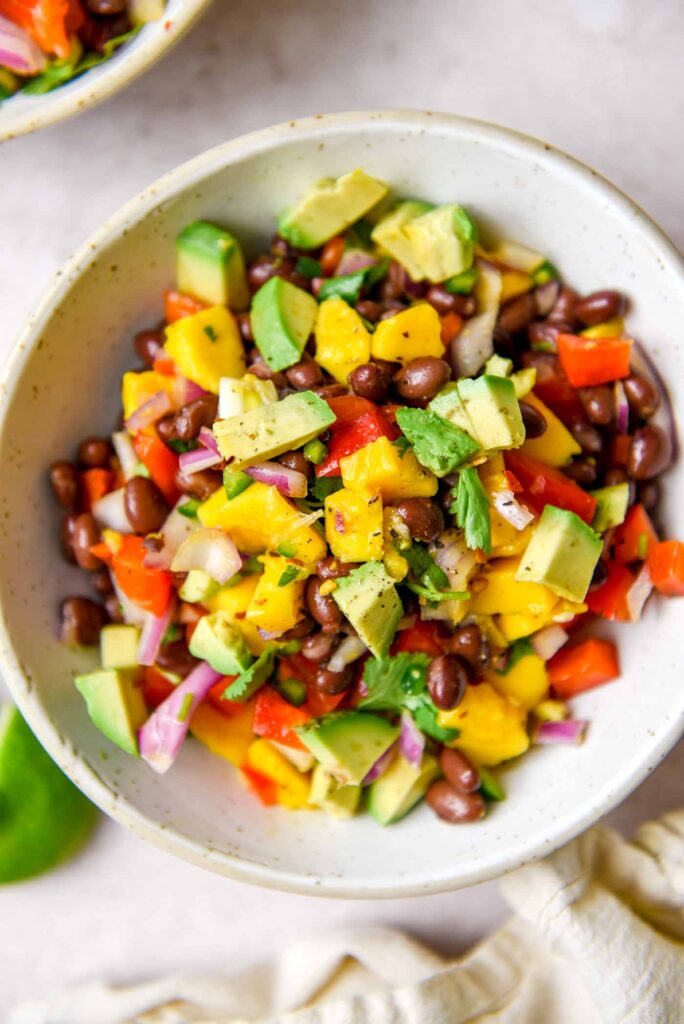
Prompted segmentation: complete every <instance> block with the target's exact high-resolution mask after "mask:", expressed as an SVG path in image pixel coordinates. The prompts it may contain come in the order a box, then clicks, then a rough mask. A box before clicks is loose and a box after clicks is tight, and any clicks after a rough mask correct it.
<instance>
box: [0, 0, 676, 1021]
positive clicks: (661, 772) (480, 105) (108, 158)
mask: <svg viewBox="0 0 684 1024" xmlns="http://www.w3.org/2000/svg"><path fill="white" fill-rule="evenodd" d="M683 46H684V11H683V10H682V8H681V7H680V4H679V3H678V0H654V2H653V3H651V4H649V5H644V4H643V3H640V2H639V0H574V2H573V0H508V2H504V0H479V2H478V3H477V4H474V3H472V2H471V0H391V2H390V0H384V2H383V0H345V2H344V3H334V2H332V0H328V2H327V3H326V2H325V0H288V2H287V3H284V2H283V0H260V2H254V0H249V2H248V0H216V2H215V4H214V6H213V8H211V9H210V12H209V14H208V16H207V17H206V18H205V20H204V21H203V22H202V23H201V24H200V25H199V26H198V27H197V28H196V29H195V31H194V32H193V33H192V34H191V35H190V36H189V37H188V38H187V39H186V40H185V42H184V43H182V44H181V45H180V47H178V48H177V49H176V50H175V51H174V52H173V53H172V55H171V56H170V57H169V58H168V59H167V60H166V61H164V62H163V63H162V64H160V65H157V67H156V68H155V69H153V70H152V71H151V72H150V73H149V74H147V75H146V76H145V77H144V78H142V79H141V80H139V81H138V82H137V83H135V84H134V85H133V86H132V87H131V88H130V89H128V90H127V91H125V92H124V93H122V94H120V95H119V97H117V98H115V99H114V100H112V101H110V102H109V103H107V104H105V105H104V106H100V107H98V108H96V109H95V110H94V111H91V112H90V113H88V114H85V115H83V116H82V117H80V118H78V119H77V120H74V121H71V122H68V123H66V124H63V125H58V126H57V127H56V128H53V129H48V130H46V131H45V132H41V133H39V134H37V135H34V136H30V137H28V138H24V139H19V140H17V141H15V142H12V143H8V144H5V145H4V146H2V147H0V358H5V357H6V356H7V354H8V353H9V351H10V349H11V347H12V344H13V340H14V338H15V336H16V334H17V332H18V330H19V328H20V326H21V323H22V321H23V319H24V317H25V316H26V314H27V312H28V311H29V309H30V308H31V306H32V305H33V304H34V303H35V302H36V300H37V299H38V297H39V296H40V294H41V293H42V291H43V290H44V288H45V287H46V285H47V283H48V280H49V278H50V275H51V274H52V272H53V271H54V270H55V269H56V268H57V267H58V266H59V264H60V263H61V262H62V261H63V260H64V259H65V258H66V257H67V256H68V255H69V253H70V252H71V251H72V250H73V249H74V248H75V247H76V246H77V245H78V244H79V243H80V242H81V241H82V240H83V239H84V238H85V237H86V236H87V235H88V234H89V233H90V232H91V231H92V230H93V229H95V228H96V227H97V226H98V225H99V224H100V222H101V221H102V220H103V219H104V218H105V217H106V216H108V215H109V214H110V213H112V212H113V211H114V210H115V209H116V208H117V207H118V206H119V205H120V204H121V203H123V202H124V201H125V200H127V199H129V198H130V197H131V196H133V195H134V194H135V193H136V192H137V191H139V190H140V189H141V188H143V187H144V186H145V185H147V184H149V183H150V182H151V181H153V180H154V179H155V178H156V177H157V176H158V175H160V174H162V173H163V172H165V171H167V170H169V169H171V168H172V167H174V166H175V165H176V164H178V163H180V162H182V161H184V160H186V159H187V158H188V157H191V156H194V155H195V154H197V153H199V152H200V151H201V150H203V149H206V148H208V147H210V146H213V145H215V144H216V143H219V142H222V141H224V140H225V139H227V138H230V137H232V136H234V135H238V134H241V133H243V132H246V131H250V130H252V129H255V128H260V127H264V126H266V125H268V124H272V123H275V122H277V121H281V120H286V119H289V118H291V117H298V116H303V115H307V114H313V113H319V112H322V111H326V112H327V111H337V110H352V109H371V108H377V107H389V106H395V107H402V106H403V107H423V108H427V109H433V110H442V111H452V112H455V113H460V114H465V115H470V116H473V117H481V118H484V119H488V120H492V121H497V122H500V123H502V124H506V125H509V126H511V127H513V128H517V129H519V130H521V131H525V132H529V133H530V134H533V135H536V136H539V137H542V138H545V139H547V140H548V141H550V142H553V143H555V144H556V145H558V146H560V147H561V148H563V149H566V150H568V151H569V152H571V153H572V154H574V155H575V156H578V157H579V158H580V159H583V160H585V161H587V162H588V163H589V164H591V165H593V166H594V167H596V168H598V169H599V170H601V171H602V172H603V173H604V174H606V175H607V176H608V177H609V178H611V179H612V180H613V181H614V182H616V183H617V184H618V185H619V186H620V187H622V188H623V189H625V190H626V191H627V192H629V193H630V194H631V195H632V196H633V197H634V198H635V199H636V200H637V201H638V202H639V203H641V204H642V205H643V206H644V207H645V208H646V210H648V211H649V212H650V213H651V214H652V215H653V216H654V217H655V219H656V220H658V221H659V222H660V224H661V225H662V226H663V227H664V228H665V230H666V231H668V232H669V234H670V235H671V237H672V238H673V239H674V241H675V242H676V243H678V244H679V245H680V247H684V203H682V199H681V182H682V180H684V147H682V146H681V142H680V139H681V127H680V126H681V124H682V123H683V122H684V88H683V86H684V65H683V64H682V59H681V54H682V49H683ZM551 230H552V226H551ZM602 283H604V282H597V284H602ZM605 283H609V282H605ZM0 486H2V484H1V482H0ZM1 686H2V684H1V682H0V688H1ZM683 770H684V747H683V746H682V745H680V747H679V748H678V750H677V751H675V752H674V753H673V754H672V755H670V757H669V758H668V760H667V761H666V762H665V763H664V765H663V766H661V768H659V769H658V771H657V772H656V773H655V774H654V775H653V776H652V777H651V778H650V779H649V780H648V781H647V782H646V783H645V784H644V785H643V786H642V787H641V789H640V790H638V791H637V793H635V794H634V795H633V796H632V797H631V798H630V800H628V801H627V802H626V803H625V804H624V805H623V806H622V807H621V808H620V809H619V810H618V811H617V812H615V814H614V815H612V818H611V820H612V821H613V822H614V823H615V824H617V825H618V826H620V827H623V828H625V829H628V830H630V829H631V828H633V827H634V825H635V824H638V823H639V822H640V821H643V820H645V819H646V818H647V817H648V816H652V815H655V814H657V813H660V812H661V811H663V810H666V809H669V808H672V807H674V806H676V805H677V804H678V803H679V802H680V801H681V781H680V780H681V778H682V772H683ZM505 913H506V908H505V905H504V904H503V902H502V900H501V899H500V897H499V896H498V894H497V890H496V886H495V885H494V884H489V885H484V886H478V887H475V888H472V889H469V890H466V891H464V892H461V893H454V894H453V895H451V896H436V897H427V898H423V899H420V900H411V901H409V900H405V901H393V902H386V903H365V904H352V903H345V902H342V901H319V900H313V899H303V898H299V897H295V896H286V895H280V894H277V893H269V892H265V891H264V892H260V891H258V890H256V889H252V888H249V887H246V886H242V885H238V884H236V883H232V882H229V881H227V880H224V879H220V878H216V877H214V876H212V875H208V874H205V873H202V872H200V871H199V870H198V869H195V868H192V867H189V866H187V865H185V864H182V863H180V862H177V861H175V860H173V859H172V858H170V857H169V856H168V855H166V854H163V853H161V852H158V851H157V850H155V849H153V848H152V847H149V846H146V845H144V844H143V843H142V842H141V841H139V840H137V839H135V838H134V837H133V836H132V835H129V834H128V833H127V832H125V831H124V830H123V829H121V828H119V827H118V826H115V825H114V824H113V823H110V822H105V823H103V825H102V827H101V828H100V830H99V832H98V834H97V836H96V838H95V840H94V842H93V843H92V844H91V846H90V847H89V848H88V849H87V851H86V852H85V853H84V854H83V855H82V856H81V857H80V858H79V859H78V860H77V861H75V862H73V863H72V864H70V865H68V866H67V867H65V868H63V869H62V870H60V871H58V872H56V873H54V874H52V875H49V876H47V877H46V878H43V879H40V880H38V881H35V882H31V883H28V884H24V885H22V886H16V887H14V888H10V889H5V890H0V957H1V960H0V963H1V966H0V1017H1V1016H3V1014H2V1010H4V1009H6V1008H7V1007H8V1006H10V1005H11V1004H12V1003H13V1002H15V1001H16V1000H18V999H21V998H26V997H28V996H30V995H38V994H44V993H47V992H49V991H50V990H51V989H54V988H58V987H62V986H64V985H66V984H70V983H73V982H76V981H81V980H86V979H88V978H92V977H95V976H106V977H108V978H110V979H112V980H115V981H124V980H126V979H141V978H144V977H146V976H149V974H150V973H156V972H158V971H162V970H182V971H185V970H190V969H192V970H207V971H211V970H219V969H221V970H230V969H231V968H237V967H240V966H243V965H244V964H245V963H248V962H252V961H254V960H256V959H259V958H262V957H264V956H266V955H268V954H269V953H270V952H271V951H275V950H276V949H278V948H282V947H283V946H285V945H286V944H287V943H288V942H289V941H290V940H291V939H293V938H295V937H297V936H299V935H301V934H302V933H303V932H304V931H308V930H312V929H329V928H333V927H335V926H336V925H342V924H344V925H352V924H361V923H385V924H393V925H400V926H403V927H405V928H407V929H409V930H411V931H412V932H413V933H414V934H416V935H418V936H419V937H421V938H423V939H425V940H427V941H431V942H433V943H434V944H435V945H436V946H437V947H438V948H439V949H441V950H444V951H445V952H458V951H461V950H465V949H467V948H468V946H469V945H471V944H472V943H473V942H474V941H476V940H477V939H478V938H479V937H480V936H482V935H483V934H484V933H485V932H486V931H487V930H488V929H489V928H491V927H492V926H493V925H494V924H496V923H497V922H498V921H499V920H501V919H502V917H503V916H504V914H505Z"/></svg>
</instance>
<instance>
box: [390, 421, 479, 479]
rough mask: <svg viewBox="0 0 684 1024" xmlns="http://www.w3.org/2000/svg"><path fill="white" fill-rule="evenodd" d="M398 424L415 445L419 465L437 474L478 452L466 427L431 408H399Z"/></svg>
mask: <svg viewBox="0 0 684 1024" xmlns="http://www.w3.org/2000/svg"><path fill="white" fill-rule="evenodd" d="M397 423H398V424H399V426H400V427H401V429H402V431H403V433H404V434H405V436H406V437H407V438H408V440H409V441H410V442H411V444H412V445H413V451H414V453H415V456H416V458H417V459H418V461H419V462H420V464H421V465H422V466H425V468H426V469H429V470H430V471H431V472H432V473H434V474H435V476H446V475H447V474H448V473H453V471H454V470H455V469H457V467H458V466H460V465H461V464H462V463H463V462H465V461H466V459H469V458H470V457H471V456H472V455H474V454H475V452H476V451H478V446H477V444H476V443H475V441H473V439H472V437H471V436H470V435H469V434H467V433H466V432H465V430H461V428H460V427H457V426H456V425H455V424H453V423H450V422H449V420H445V419H444V418H443V417H442V416H438V415H437V413H436V412H431V411H430V410H429V409H408V408H401V409H397ZM395 443H396V442H395Z"/></svg>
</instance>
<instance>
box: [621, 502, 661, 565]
mask: <svg viewBox="0 0 684 1024" xmlns="http://www.w3.org/2000/svg"><path fill="white" fill-rule="evenodd" d="M657 543H658V534H657V533H656V531H655V527H654V526H653V523H652V522H651V519H650V517H649V514H648V512H647V511H646V509H645V508H644V506H643V505H632V507H631V508H630V510H629V511H628V513H627V515H626V516H625V521H624V523H621V524H620V526H618V527H617V528H616V530H615V535H614V540H613V544H614V549H615V560H616V561H617V562H622V564H623V565H629V563H630V562H645V561H646V557H647V555H648V552H649V550H650V548H651V546H652V545H653V544H657Z"/></svg>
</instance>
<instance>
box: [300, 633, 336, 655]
mask: <svg viewBox="0 0 684 1024" xmlns="http://www.w3.org/2000/svg"><path fill="white" fill-rule="evenodd" d="M338 643H339V637H338V636H336V635H335V634H334V633H324V632H323V630H322V629H321V630H319V632H318V633H314V634H313V635H312V636H308V637H307V638H306V640H304V642H303V643H302V654H303V656H304V657H305V658H306V659H307V661H327V660H328V658H329V657H330V656H331V654H332V653H333V651H334V650H335V648H336V647H337V645H338Z"/></svg>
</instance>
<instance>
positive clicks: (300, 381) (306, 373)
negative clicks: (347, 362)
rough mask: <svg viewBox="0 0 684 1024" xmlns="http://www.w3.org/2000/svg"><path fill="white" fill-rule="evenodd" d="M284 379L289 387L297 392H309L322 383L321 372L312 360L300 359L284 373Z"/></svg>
mask: <svg viewBox="0 0 684 1024" xmlns="http://www.w3.org/2000/svg"><path fill="white" fill-rule="evenodd" d="M285 377H286V378H287V382H288V384H290V385H291V387H293V388H296V389H297V391H310V390H311V388H317V387H320V385H321V384H322V383H323V371H322V370H321V368H320V366H319V365H318V363H315V362H314V360H313V359H311V358H308V359H302V360H301V362H299V363H295V365H294V366H291V367H290V368H289V369H288V370H286V371H285Z"/></svg>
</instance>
